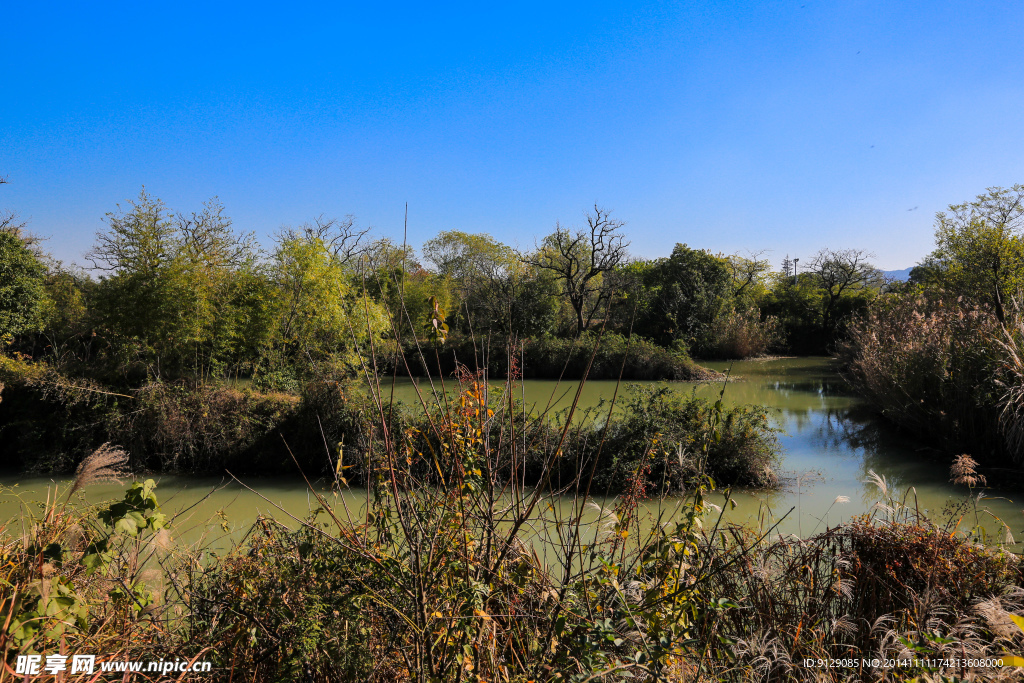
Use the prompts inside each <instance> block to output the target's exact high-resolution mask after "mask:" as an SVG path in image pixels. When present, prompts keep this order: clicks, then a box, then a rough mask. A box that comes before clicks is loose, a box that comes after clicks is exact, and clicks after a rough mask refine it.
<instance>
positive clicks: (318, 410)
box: [0, 356, 779, 493]
mask: <svg viewBox="0 0 1024 683" xmlns="http://www.w3.org/2000/svg"><path fill="white" fill-rule="evenodd" d="M0 373H2V375H0V382H3V383H4V384H5V385H6V387H5V389H4V390H3V394H2V401H0V435H2V436H3V442H4V446H3V451H4V454H5V456H6V462H7V463H8V464H9V465H12V466H15V467H18V468H20V469H23V470H31V471H37V472H69V471H72V470H73V469H74V468H75V466H76V465H77V464H78V462H80V461H81V459H82V458H83V457H84V456H85V455H86V454H87V453H89V452H90V451H91V450H92V449H94V448H95V447H96V446H98V445H99V444H101V443H105V442H111V443H116V444H119V445H122V446H124V447H125V448H126V449H129V451H130V452H131V453H132V463H131V464H132V467H133V468H134V469H136V470H139V471H156V472H173V473H188V474H199V473H220V472H223V471H224V470H225V469H227V470H230V471H231V472H233V473H235V474H246V473H248V474H257V473H258V474H281V473H289V474H293V473H295V472H296V467H299V468H301V469H302V470H303V471H304V472H306V473H307V474H309V475H311V476H320V475H323V474H325V473H329V472H330V466H329V462H330V460H329V458H328V457H326V456H328V455H330V454H332V453H336V452H337V451H338V449H339V447H341V448H343V450H344V453H345V460H346V463H345V464H346V468H347V469H346V477H347V478H348V479H349V480H350V481H351V482H353V483H365V482H366V480H367V477H368V476H369V474H368V473H370V472H372V471H374V469H375V468H377V467H379V466H380V458H381V457H382V455H381V453H383V452H384V443H385V441H389V442H390V443H395V444H403V446H404V447H405V448H407V450H409V452H410V453H416V454H417V455H414V456H412V455H410V456H409V457H410V458H412V459H414V460H415V461H416V463H417V467H418V469H417V470H416V471H417V474H418V475H422V476H425V477H431V476H435V475H434V473H435V472H436V473H437V476H436V477H435V478H436V479H437V480H438V483H443V482H444V481H445V480H446V479H447V477H448V475H449V474H450V472H451V470H452V469H453V468H455V467H456V466H455V465H454V464H453V463H443V462H442V463H440V464H438V463H439V461H438V460H436V458H434V457H433V456H432V457H429V458H428V457H427V456H425V455H423V454H424V453H431V452H433V453H436V452H440V451H441V450H443V449H444V448H445V447H446V441H450V440H451V438H452V436H451V434H449V433H447V432H445V431H444V430H441V429H439V428H438V427H437V425H438V424H440V423H441V422H443V421H442V420H441V416H442V415H443V414H444V411H445V410H447V409H448V407H447V406H445V405H443V403H444V401H442V402H441V404H438V403H435V402H434V401H433V400H432V399H431V400H430V401H429V402H428V403H427V404H426V406H425V409H424V407H423V406H418V407H414V409H413V410H401V409H398V407H392V406H389V405H385V404H383V403H382V404H378V403H377V402H375V401H374V400H373V399H372V397H371V396H372V391H368V390H367V388H366V387H365V386H359V385H358V384H354V383H351V382H349V383H346V382H338V381H332V380H325V379H321V380H310V381H308V382H307V383H306V384H305V385H304V386H303V388H302V391H301V393H298V394H288V393H266V392H258V391H254V390H251V389H247V390H244V391H243V390H238V389H235V388H232V387H230V386H224V385H215V384H196V383H189V382H185V381H177V382H149V383H146V384H144V385H142V386H141V387H137V388H134V389H131V388H111V387H108V386H104V385H100V384H98V383H96V382H94V381H89V380H86V379H84V378H69V377H67V376H64V375H62V374H61V373H58V372H56V371H55V370H53V369H51V368H49V367H47V366H46V365H45V364H39V363H32V362H29V361H27V360H25V359H18V358H13V357H7V356H5V357H3V358H2V359H0ZM479 381H480V380H479V376H476V375H472V376H471V375H469V374H467V373H465V372H463V373H462V385H461V388H462V389H463V390H464V391H465V392H469V393H465V394H463V396H462V398H461V400H463V401H464V402H465V401H468V402H469V403H470V404H472V407H465V406H464V409H465V410H476V411H480V412H481V413H482V414H485V415H486V416H487V417H486V419H484V420H483V421H482V422H481V424H480V425H479V426H478V429H479V431H480V438H481V439H482V440H484V441H485V442H486V443H487V444H488V447H489V448H490V449H492V450H493V452H494V453H495V454H497V456H498V457H497V459H496V460H495V463H494V466H495V467H496V468H497V470H496V473H497V474H499V475H500V476H503V477H505V478H506V479H507V478H510V477H511V476H512V475H511V468H512V466H513V459H512V456H511V440H512V439H515V440H517V443H519V444H524V445H525V449H524V450H523V452H522V453H521V454H520V455H519V456H518V457H519V460H518V462H517V463H516V465H517V466H519V467H522V471H521V472H520V475H519V476H520V479H521V480H522V481H523V482H525V483H526V484H529V485H534V484H544V485H550V486H553V487H556V488H565V487H568V488H572V489H575V488H579V487H589V488H591V489H592V490H593V492H595V493H596V492H598V491H602V492H610V493H617V492H620V491H621V490H622V488H623V486H624V482H625V481H626V480H627V479H628V477H629V476H631V475H632V473H633V472H635V471H636V470H637V469H638V468H639V469H641V470H642V471H643V472H644V473H645V476H644V478H645V486H646V487H647V488H648V489H651V490H653V489H657V490H663V491H670V490H679V489H681V488H683V487H684V486H685V485H686V482H687V480H688V478H690V477H691V476H692V475H693V473H694V471H695V464H694V457H693V451H694V449H695V448H697V447H699V446H700V443H699V441H700V435H701V434H703V433H704V432H705V431H706V429H707V426H708V424H709V423H710V421H711V420H712V419H713V418H714V416H715V415H716V413H715V411H714V409H713V406H712V405H711V404H709V403H708V402H706V401H704V400H701V399H697V398H692V397H683V396H680V395H678V394H676V393H674V392H672V391H670V390H668V389H662V390H657V391H649V390H648V391H644V390H639V389H638V390H636V391H633V392H632V393H630V392H626V391H623V396H621V397H620V398H619V404H620V406H622V409H621V410H617V411H616V412H615V413H614V414H613V415H612V417H611V418H610V419H608V417H607V412H606V411H605V409H604V408H601V409H595V410H592V411H580V412H577V413H575V414H573V415H569V414H568V413H567V412H565V411H563V412H561V413H557V414H555V415H546V416H541V415H535V414H531V413H529V412H527V411H526V410H524V408H523V406H522V405H521V404H520V403H518V402H517V401H513V403H512V405H509V404H508V403H507V402H506V401H503V400H500V399H497V398H496V397H491V399H490V400H492V401H497V403H495V404H484V403H483V401H484V400H485V399H484V398H482V397H481V396H479V395H478V393H479V392H478V391H477V393H473V392H474V391H476V390H473V389H472V387H474V386H475V387H479V386H480V384H479ZM456 384H458V382H456ZM471 394H472V396H471V397H469V398H467V396H470V395H471ZM722 415H723V416H724V417H723V428H722V431H721V436H720V438H719V440H718V441H716V442H715V443H714V444H713V445H712V446H711V449H710V456H709V459H708V463H707V465H706V467H707V471H708V472H709V473H710V474H711V475H712V476H713V477H714V478H715V479H716V480H717V481H718V482H719V483H721V484H723V485H731V484H745V485H754V486H772V485H774V483H775V476H774V473H773V470H774V469H775V467H776V466H777V461H778V448H779V447H778V443H777V441H776V439H775V429H774V428H773V427H772V425H771V424H770V422H769V420H768V417H767V413H766V412H765V410H764V409H763V408H757V407H737V408H730V409H726V410H724V412H723V413H722ZM385 432H386V434H385ZM602 440H603V445H602ZM555 453H558V454H559V455H558V457H557V458H556V459H555V460H554V465H548V466H545V465H543V463H545V462H547V460H548V459H549V457H551V456H552V455H553V454H555ZM591 472H594V475H593V476H591V475H590V473H591Z"/></svg>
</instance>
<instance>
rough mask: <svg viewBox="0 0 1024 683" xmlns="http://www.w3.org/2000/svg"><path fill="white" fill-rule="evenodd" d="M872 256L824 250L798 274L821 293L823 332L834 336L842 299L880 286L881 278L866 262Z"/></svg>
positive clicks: (858, 250)
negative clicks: (824, 330) (831, 333)
mask: <svg viewBox="0 0 1024 683" xmlns="http://www.w3.org/2000/svg"><path fill="white" fill-rule="evenodd" d="M872 256H874V254H870V253H868V252H866V251H864V250H862V249H828V248H826V249H822V250H821V251H819V252H818V253H817V254H815V255H814V256H813V257H812V258H811V260H810V263H809V264H808V265H807V269H806V271H805V272H804V273H801V276H802V277H804V278H807V279H808V280H810V282H811V283H812V284H813V285H814V286H815V287H816V288H817V289H818V290H819V292H820V293H821V296H822V300H823V306H822V319H823V323H824V326H825V329H826V330H828V331H830V332H834V331H835V330H836V329H837V328H838V321H839V318H840V317H841V316H839V308H840V307H839V303H840V301H841V300H842V299H843V298H844V297H848V296H850V295H853V294H858V293H861V292H864V291H866V290H872V289H874V290H877V288H878V287H880V286H881V284H882V282H883V278H882V274H881V273H880V272H879V271H878V270H877V269H876V268H875V267H874V266H873V265H871V264H870V263H869V262H868V259H869V258H871V257H872Z"/></svg>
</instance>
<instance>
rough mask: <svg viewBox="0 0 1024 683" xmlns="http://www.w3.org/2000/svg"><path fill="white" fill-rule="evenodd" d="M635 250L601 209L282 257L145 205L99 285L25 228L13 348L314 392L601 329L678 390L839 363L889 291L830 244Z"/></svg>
mask: <svg viewBox="0 0 1024 683" xmlns="http://www.w3.org/2000/svg"><path fill="white" fill-rule="evenodd" d="M628 246H629V243H628V241H627V240H626V235H625V232H624V224H623V223H622V222H620V221H617V220H615V219H613V218H611V217H610V216H609V214H608V213H607V212H606V211H604V210H602V209H601V208H599V207H595V209H594V210H593V211H592V212H589V213H587V214H586V215H585V224H584V225H583V227H581V228H574V229H570V228H564V227H562V226H560V225H556V227H555V230H554V231H553V232H552V233H551V234H549V235H547V236H545V237H543V238H542V239H541V240H540V241H539V242H538V243H537V244H536V247H535V248H534V249H531V250H528V251H519V250H516V249H513V248H512V247H510V246H508V245H505V244H502V243H501V242H498V241H497V240H495V239H493V238H492V237H491V236H489V235H486V234H469V233H464V232H458V231H443V232H441V233H439V234H438V235H437V236H436V237H434V238H432V239H430V240H428V241H427V242H426V243H425V244H423V246H422V248H421V249H420V250H419V253H417V252H416V251H415V250H414V249H412V248H411V247H409V246H403V245H400V244H396V243H395V242H394V241H392V240H390V239H388V238H380V239H372V238H371V236H370V235H369V231H368V230H367V229H360V228H358V227H357V226H356V224H355V223H354V221H353V219H352V218H351V217H349V218H346V219H344V220H325V219H323V218H319V219H317V220H314V221H312V222H310V223H306V224H303V225H301V226H299V227H294V228H291V227H287V228H283V229H281V230H280V231H279V232H278V233H277V234H276V235H275V236H274V239H273V242H272V244H271V245H269V246H267V247H264V246H261V245H260V244H258V243H257V241H256V239H255V237H254V235H253V234H251V233H243V232H240V231H238V230H236V229H235V227H234V226H233V225H232V222H231V220H230V219H229V218H228V217H227V216H226V215H225V213H224V207H223V206H222V205H220V204H219V203H218V202H217V201H216V200H211V201H210V202H208V203H207V204H206V205H204V207H203V208H202V210H201V211H198V212H193V213H190V214H186V213H180V212H174V211H171V210H170V209H168V208H167V207H166V206H165V205H164V204H163V203H162V202H161V201H159V200H158V199H155V198H153V197H152V196H150V195H149V194H147V193H146V192H145V191H143V192H142V193H141V194H140V195H139V197H138V198H137V199H136V200H135V201H132V202H129V203H128V204H127V205H126V206H125V207H119V208H118V210H117V211H115V212H112V213H110V214H108V215H107V216H106V229H105V230H102V231H100V232H99V233H98V234H97V236H96V242H95V244H94V246H93V247H92V249H91V250H90V251H89V252H88V253H87V254H86V259H87V260H88V262H89V264H90V266H91V269H90V270H88V271H86V270H82V269H75V268H68V267H65V266H64V265H63V264H61V263H59V262H56V261H53V260H52V259H48V258H46V257H45V255H44V254H43V252H42V249H41V245H40V244H39V243H38V242H37V241H35V240H33V239H32V238H31V237H29V236H28V235H27V233H25V231H24V225H21V224H19V223H18V221H17V220H15V219H14V217H13V216H11V215H8V216H7V220H6V221H5V223H4V226H3V229H2V235H0V264H2V266H0V267H2V268H3V269H4V272H5V278H4V280H5V282H4V284H3V288H2V293H0V338H3V339H4V343H5V345H6V346H7V348H8V351H13V352H18V353H22V354H26V355H28V356H31V357H32V358H36V359H45V360H46V361H47V362H48V363H50V364H52V365H54V366H55V367H58V368H62V369H66V370H67V371H69V372H72V373H76V374H82V373H85V374H88V375H89V376H92V377H94V378H97V379H102V380H103V381H105V382H117V383H127V384H129V385H130V384H137V383H139V382H144V381H146V380H147V378H165V379H175V378H180V377H190V378H204V379H205V378H235V377H244V378H247V379H251V381H252V382H253V383H254V384H255V385H256V386H260V387H265V388H273V389H284V390H294V389H296V388H297V387H298V386H299V385H300V384H301V382H302V381H303V380H304V379H307V378H308V377H309V376H311V375H317V376H324V375H346V374H347V375H352V374H355V373H356V372H357V371H358V370H359V369H360V368H361V366H362V363H363V362H364V361H365V360H366V359H367V358H369V357H370V356H371V355H372V354H374V353H377V355H379V356H380V357H382V358H383V357H385V356H387V355H388V354H389V353H393V352H394V351H395V350H396V346H399V345H402V344H404V345H405V346H406V347H407V348H410V347H411V346H412V345H413V344H414V342H415V341H421V342H422V341H425V340H427V339H429V338H431V337H433V338H434V339H437V338H438V335H440V337H441V340H443V341H446V342H451V343H453V344H458V343H470V344H472V342H473V341H476V342H477V346H478V347H480V346H483V342H484V341H485V340H490V341H494V340H502V341H506V342H507V341H508V340H518V341H522V340H553V339H569V340H572V339H576V338H577V337H579V335H581V334H583V333H585V332H588V331H589V332H594V333H601V332H603V333H606V334H607V333H614V334H617V335H620V336H622V337H631V338H633V339H636V338H638V337H639V338H642V339H644V340H647V341H648V342H650V343H652V344H654V345H656V346H658V347H660V348H662V349H665V350H666V352H667V355H665V354H663V355H664V358H663V359H661V361H660V362H662V363H663V364H665V366H666V370H667V371H666V373H665V376H666V377H672V376H673V375H676V376H681V378H686V377H685V375H687V374H688V373H691V372H697V371H696V370H695V369H693V368H692V364H689V363H687V362H686V359H688V358H689V357H690V356H691V355H692V356H693V357H697V358H743V357H749V356H753V355H758V354H763V353H766V352H769V351H779V352H799V353H808V352H816V353H821V352H825V351H827V350H829V348H830V346H831V344H832V343H833V342H834V340H835V339H836V337H837V334H838V333H839V332H841V330H842V328H843V326H844V325H845V323H846V321H847V320H849V318H850V315H851V314H852V313H854V312H856V311H859V310H863V309H864V308H865V305H866V303H867V302H868V301H869V300H870V299H871V298H873V297H874V296H875V294H876V293H877V292H878V291H879V288H880V286H881V284H882V282H881V277H880V275H879V273H878V272H877V271H876V270H875V269H874V268H872V267H871V265H870V264H869V263H867V262H866V261H865V257H864V254H863V252H860V251H855V250H845V251H831V250H824V251H822V252H820V253H819V254H817V255H816V256H815V257H814V258H813V259H810V260H809V261H808V262H807V263H805V264H804V266H803V268H802V272H800V273H799V274H793V273H791V272H788V266H786V268H787V271H785V272H774V271H772V268H771V266H770V264H769V262H768V261H767V260H764V259H761V258H760V257H759V256H757V255H754V256H749V257H743V256H739V255H734V256H721V255H715V254H711V253H710V252H707V251H704V250H699V249H692V248H690V247H688V246H686V245H685V244H678V245H676V247H675V249H673V251H672V253H671V254H670V255H668V256H666V257H663V258H657V259H637V258H631V257H630V255H629V252H628ZM557 346H558V345H557V344H552V343H551V342H550V341H548V342H544V343H543V344H541V347H543V348H544V353H548V354H550V353H553V352H554V349H555V348H556V347H557ZM564 353H566V354H568V353H570V352H569V351H565V352H564ZM492 355H493V356H494V357H499V356H500V355H501V354H492ZM673 359H674V360H673ZM548 360H551V358H549V359H548ZM559 360H563V359H562V358H557V359H555V362H553V363H549V364H548V365H557V364H558V363H557V361H559ZM673 362H674V363H675V365H676V366H677V367H671V366H672V364H673ZM528 372H529V370H528ZM556 375H557V373H556Z"/></svg>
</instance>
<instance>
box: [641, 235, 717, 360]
mask: <svg viewBox="0 0 1024 683" xmlns="http://www.w3.org/2000/svg"><path fill="white" fill-rule="evenodd" d="M640 271H641V278H642V283H643V290H644V291H643V294H642V295H641V296H642V297H643V301H642V302H638V303H637V304H636V305H637V309H638V310H637V319H636V325H635V329H636V331H637V332H639V333H640V334H642V335H643V336H646V337H649V338H650V339H653V340H655V341H657V342H658V343H660V344H663V345H666V346H667V345H672V344H676V343H683V344H686V345H687V346H688V347H690V348H692V349H694V350H695V351H697V352H700V351H701V350H702V349H703V348H704V347H705V346H706V345H707V344H708V343H709V342H710V334H711V329H712V325H713V324H714V321H715V319H716V318H718V317H719V316H720V315H722V314H723V313H724V312H725V311H726V310H727V309H728V308H729V306H730V305H731V300H732V299H733V289H732V288H733V276H732V272H731V271H730V269H729V266H728V262H727V261H726V260H725V259H724V258H722V257H720V256H715V255H713V254H711V253H710V252H708V251H705V250H702V249H690V248H689V247H688V246H686V245H685V244H677V245H676V246H675V248H674V249H673V250H672V254H671V256H669V257H668V258H662V259H658V260H657V261H654V262H648V263H647V264H644V265H643V266H642V267H640Z"/></svg>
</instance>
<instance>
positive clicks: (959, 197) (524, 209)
mask: <svg viewBox="0 0 1024 683" xmlns="http://www.w3.org/2000/svg"><path fill="white" fill-rule="evenodd" d="M1021 10H1022V5H1021V4H1020V2H985V1H982V0H972V1H969V2H967V1H964V0H959V1H958V2H943V1H940V0H932V1H930V2H892V1H891V0H890V1H871V2H867V1H865V2H842V1H841V2H824V1H822V0H792V1H791V2H683V3H667V2H659V3H602V2H587V3H579V4H570V3H552V2H545V3H532V2H520V3H515V4H509V5H508V6H507V7H499V6H497V5H496V4H494V3H479V2H475V3H472V4H465V5H455V4H444V5H443V6H442V5H437V4H435V3H424V2H417V3H409V4H404V3H388V4H385V3H359V4H353V5H349V4H347V3H324V4H322V5H320V6H315V5H313V4H312V3H279V4H273V5H260V4H254V3H244V4H242V3H237V4H233V3H189V2H175V3H165V2H148V3H146V2H133V3H123V4H122V3H114V2H108V3H66V4H65V3H30V2H21V3H4V5H3V7H2V8H0V41H2V42H0V44H2V45H3V46H4V50H3V56H2V58H0V59H2V62H0V85H2V88H0V175H6V176H7V177H8V180H9V184H8V185H4V186H0V208H6V209H14V210H17V211H19V212H20V213H21V214H22V216H23V217H25V218H29V219H31V227H32V229H33V230H34V231H35V232H37V233H40V234H43V235H48V236H50V237H51V240H50V242H49V250H50V251H51V252H53V253H54V254H55V255H57V256H58V257H60V258H64V259H66V260H75V259H77V260H79V261H81V254H82V252H84V251H85V250H86V249H87V248H88V247H89V245H90V244H91V243H92V238H93V235H94V233H95V232H96V230H97V229H99V228H101V227H102V225H103V224H102V222H101V218H102V216H103V215H104V213H106V212H107V211H110V210H113V209H114V208H115V205H116V204H117V203H118V202H122V203H123V202H124V200H125V199H129V198H132V197H134V196H136V195H137V194H138V192H139V189H140V187H141V186H142V185H145V186H146V187H147V189H148V190H149V191H150V192H151V193H152V194H154V195H156V196H158V197H160V198H162V199H163V200H164V201H165V202H167V204H168V205H170V206H171V207H173V208H176V209H179V210H194V209H197V208H199V206H200V204H201V202H202V201H203V200H205V199H207V198H209V197H210V196H213V195H218V196H219V197H220V198H221V200H222V201H223V203H224V204H225V205H226V206H227V210H228V213H229V214H230V215H231V216H232V217H233V218H234V219H235V223H236V225H237V226H238V227H240V228H244V229H247V230H255V231H256V232H257V233H258V234H259V235H260V236H261V239H264V240H265V241H269V240H266V236H267V235H269V234H271V233H272V232H273V231H274V230H275V229H276V228H278V227H279V226H281V225H283V224H297V223H301V222H303V221H304V220H308V219H309V218H311V217H313V216H316V215H319V214H321V213H323V214H326V215H328V216H342V215H345V214H354V215H355V216H356V217H357V219H358V221H359V222H360V223H361V224H363V225H366V224H369V225H372V226H374V227H375V229H376V231H377V233H378V234H382V235H390V236H397V237H398V238H399V239H400V237H401V225H402V212H403V207H404V203H405V202H406V201H408V202H409V232H410V241H411V242H412V243H414V244H417V245H418V244H419V243H420V242H422V241H423V240H424V239H426V238H429V237H430V236H431V235H433V234H434V233H436V232H437V231H438V230H442V229H458V230H466V231H474V232H477V231H481V232H489V233H491V234H492V235H494V236H495V237H497V238H499V239H501V240H504V241H507V242H510V243H518V244H520V245H521V246H528V245H531V244H532V243H533V240H534V238H535V237H537V236H541V235H543V234H545V233H546V232H548V231H550V229H551V228H552V226H553V225H554V223H555V221H556V220H560V221H562V222H563V223H567V224H572V223H575V222H578V220H579V219H580V217H581V215H582V211H583V209H584V208H585V207H587V206H588V205H592V204H593V203H594V202H598V203H600V204H601V205H603V206H605V207H608V208H612V209H614V210H615V215H616V216H617V217H619V218H621V219H623V220H625V221H627V222H628V229H629V232H630V237H631V239H632V242H633V246H632V251H633V252H634V253H635V254H637V255H640V256H657V255H663V254H666V253H667V252H668V251H669V250H671V248H672V245H673V244H674V243H676V242H686V243H689V244H690V246H694V247H701V248H707V249H711V250H713V251H716V252H717V251H722V252H733V251H737V250H741V249H771V250H772V252H771V254H770V256H771V259H772V261H773V262H774V263H776V265H777V263H778V262H779V261H781V259H782V258H783V256H785V255H786V253H789V254H790V255H791V256H809V255H810V254H811V253H812V252H813V251H815V250H817V249H818V248H820V247H822V246H826V245H828V246H832V247H862V248H866V249H869V250H871V251H874V252H875V253H876V254H877V259H876V263H877V264H878V265H879V266H881V267H883V268H890V269H893V268H902V267H905V266H909V265H912V264H913V263H915V262H916V261H917V260H918V259H919V258H920V257H921V256H923V255H924V254H925V253H927V252H928V251H929V250H930V249H931V244H932V231H933V227H932V223H933V220H934V213H935V212H936V211H938V210H941V209H942V208H944V207H945V205H947V204H949V203H953V202H958V201H963V200H966V199H970V198H972V197H973V196H974V195H976V194H978V193H979V192H982V191H983V190H984V189H985V188H986V187H988V186H992V185H1004V186H1005V185H1012V184H1014V183H1019V182H1024V125H1022V124H1024V40H1022V36H1024V12H1022V11H1021ZM915 207H916V208H915ZM910 209H914V210H910Z"/></svg>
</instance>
